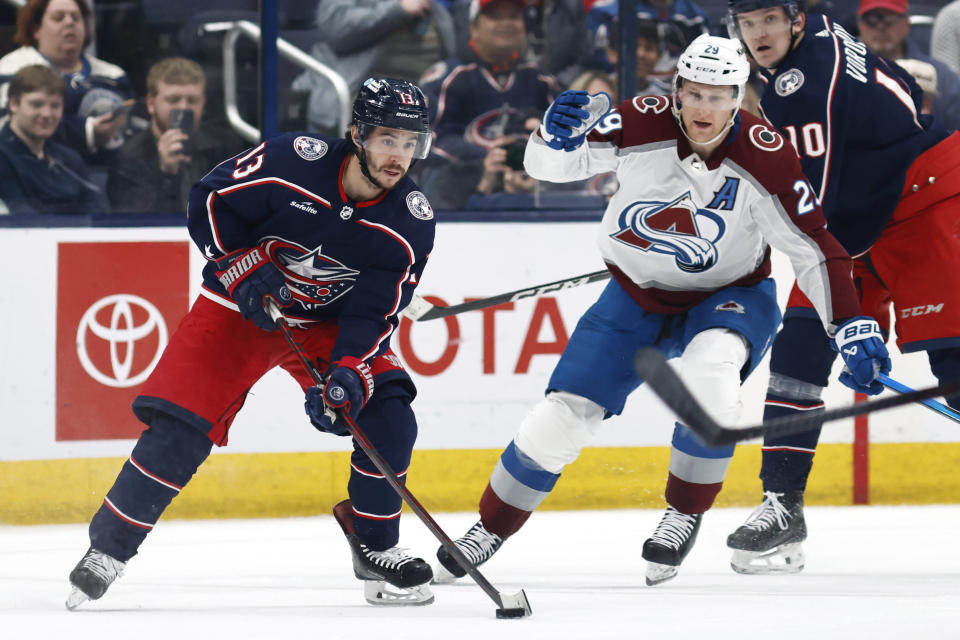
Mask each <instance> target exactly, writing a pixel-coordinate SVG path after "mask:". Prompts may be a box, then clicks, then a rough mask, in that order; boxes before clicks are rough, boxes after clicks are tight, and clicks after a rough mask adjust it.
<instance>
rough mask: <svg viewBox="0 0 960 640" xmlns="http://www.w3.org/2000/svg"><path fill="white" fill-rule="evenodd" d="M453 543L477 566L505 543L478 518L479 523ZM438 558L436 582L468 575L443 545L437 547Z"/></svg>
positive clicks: (449, 580)
mask: <svg viewBox="0 0 960 640" xmlns="http://www.w3.org/2000/svg"><path fill="white" fill-rule="evenodd" d="M453 543H454V544H455V545H456V546H457V549H459V550H460V553H462V554H463V555H464V557H466V559H467V560H469V561H470V563H471V564H472V565H473V566H475V567H477V566H479V565H481V564H483V563H484V562H486V561H487V560H489V559H490V558H492V557H493V554H495V553H496V552H497V549H499V548H500V545H502V544H503V538H501V537H500V536H498V535H497V534H495V533H490V532H489V531H487V530H486V528H485V527H484V526H483V522H482V521H480V520H478V521H477V524H475V525H473V526H472V527H470V530H469V531H467V532H466V533H465V534H463V535H462V536H461V537H460V538H457V539H456V540H454V541H453ZM437 560H439V561H440V564H438V565H437V570H436V572H434V576H433V582H434V584H445V583H448V582H453V581H454V580H456V579H457V578H462V577H463V576H465V575H467V572H466V571H464V569H463V567H461V566H460V565H459V564H457V561H456V560H454V559H453V556H451V555H450V554H449V553H447V550H446V549H444V548H443V547H440V548H439V549H437Z"/></svg>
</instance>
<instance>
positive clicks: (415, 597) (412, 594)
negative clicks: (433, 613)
mask: <svg viewBox="0 0 960 640" xmlns="http://www.w3.org/2000/svg"><path fill="white" fill-rule="evenodd" d="M363 597H364V599H366V601H367V602H369V603H370V604H375V605H377V606H388V607H391V606H392V607H419V606H424V605H428V604H431V603H432V602H433V600H434V597H433V592H432V591H431V590H430V586H429V585H426V584H420V585H417V586H415V587H407V588H401V587H394V586H393V585H391V584H389V583H388V582H386V581H384V580H364V581H363Z"/></svg>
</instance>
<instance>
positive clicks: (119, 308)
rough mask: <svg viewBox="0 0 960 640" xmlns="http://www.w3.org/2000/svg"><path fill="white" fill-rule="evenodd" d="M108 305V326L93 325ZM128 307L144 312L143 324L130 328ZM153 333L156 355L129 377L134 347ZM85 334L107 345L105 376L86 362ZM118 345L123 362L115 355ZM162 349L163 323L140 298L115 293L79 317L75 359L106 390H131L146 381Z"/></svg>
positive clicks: (157, 310) (164, 326)
mask: <svg viewBox="0 0 960 640" xmlns="http://www.w3.org/2000/svg"><path fill="white" fill-rule="evenodd" d="M111 305H112V306H113V310H112V312H111V313H110V326H104V325H102V324H100V323H99V322H98V321H97V313H99V312H100V310H101V309H104V308H106V307H110V306H111ZM132 307H140V308H141V309H144V310H145V311H146V312H147V320H146V321H145V322H144V323H143V324H141V325H139V326H134V324H133V309H132ZM154 331H156V332H157V334H158V339H157V352H156V353H155V354H154V355H153V359H152V360H151V361H150V364H149V365H147V366H146V367H145V368H144V369H143V371H138V372H136V373H133V374H132V375H131V373H132V372H131V369H132V368H133V350H134V344H135V343H136V342H137V341H138V340H141V339H142V338H145V337H147V336H149V335H150V334H151V333H153V332H154ZM88 332H89V333H91V334H93V335H95V336H96V337H98V338H100V339H101V340H106V341H107V343H109V345H110V366H111V369H112V371H111V372H110V373H109V374H107V373H104V372H102V371H100V370H99V369H97V367H96V365H94V364H93V361H92V360H91V359H90V356H89V354H88V353H87V333H88ZM120 345H125V346H126V353H125V354H124V358H123V360H120V357H119V353H118V352H119V348H118V347H119V346H120ZM166 346H167V324H166V323H165V322H164V321H163V315H162V314H161V313H160V310H159V309H157V308H156V307H155V306H153V305H152V304H151V303H150V302H148V301H147V300H145V299H144V298H141V297H140V296H135V295H132V294H129V293H118V294H115V295H112V296H106V297H105V298H100V299H99V300H97V301H96V302H95V303H93V305H91V306H90V308H89V309H87V311H86V312H85V313H84V314H83V317H82V318H80V326H78V327H77V356H78V357H79V358H80V364H81V365H83V370H84V371H86V372H87V373H88V374H89V375H90V377H91V378H93V379H94V380H96V381H97V382H100V383H101V384H104V385H106V386H108V387H118V388H124V387H133V386H136V385H138V384H140V383H141V382H143V381H144V380H146V379H147V376H149V375H150V373H151V372H153V368H154V367H156V366H157V362H158V361H159V360H160V356H161V355H162V354H163V350H164V349H165V348H166Z"/></svg>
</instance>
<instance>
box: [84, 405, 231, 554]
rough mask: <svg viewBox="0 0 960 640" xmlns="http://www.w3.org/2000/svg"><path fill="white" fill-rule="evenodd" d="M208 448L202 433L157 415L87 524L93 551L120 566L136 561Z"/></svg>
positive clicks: (210, 443) (205, 457)
mask: <svg viewBox="0 0 960 640" xmlns="http://www.w3.org/2000/svg"><path fill="white" fill-rule="evenodd" d="M212 447H213V443H212V442H211V441H210V439H209V438H208V437H207V436H206V434H203V433H201V432H199V431H197V430H196V429H194V428H193V427H191V426H188V425H186V424H184V423H182V422H179V421H178V420H176V419H174V418H171V417H169V416H167V415H165V414H162V413H159V412H158V413H156V414H155V415H154V418H153V423H152V424H151V425H150V427H149V428H148V429H147V430H146V431H144V432H143V433H142V434H141V435H140V439H139V440H138V441H137V444H136V446H135V447H134V448H133V452H132V453H131V454H130V458H129V459H128V460H127V461H126V462H125V463H124V464H123V468H122V469H121V470H120V474H119V475H118V476H117V479H116V481H115V482H114V483H113V487H111V489H110V491H109V492H108V493H107V496H106V498H104V501H103V504H102V505H101V506H100V509H99V510H98V511H97V513H96V514H95V515H94V516H93V520H91V521H90V544H91V546H92V547H93V548H94V549H97V550H99V551H102V552H104V553H107V554H109V555H111V556H113V557H114V558H116V559H117V560H120V561H121V562H127V561H128V560H129V559H130V558H132V557H133V556H135V555H136V554H137V549H138V548H139V547H140V544H141V543H142V542H143V540H144V539H145V538H146V537H147V534H148V533H150V530H151V529H153V526H154V525H155V524H156V522H157V520H158V519H159V518H160V514H162V513H163V510H164V509H166V508H167V505H169V504H170V501H171V500H173V498H174V497H175V496H176V495H177V494H178V493H180V490H181V489H182V488H183V487H184V485H186V484H187V482H189V481H190V478H192V477H193V474H194V473H195V472H196V470H197V468H198V467H199V466H200V464H201V463H202V462H203V461H204V460H206V459H207V456H208V455H209V454H210V449H211V448H212Z"/></svg>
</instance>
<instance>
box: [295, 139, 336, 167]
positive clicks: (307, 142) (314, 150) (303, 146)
mask: <svg viewBox="0 0 960 640" xmlns="http://www.w3.org/2000/svg"><path fill="white" fill-rule="evenodd" d="M293 149H294V150H295V151H296V152H297V155H298V156H300V157H301V158H303V159H304V160H309V161H310V162H313V161H314V160H319V159H320V158H322V157H323V156H324V155H325V154H326V153H327V149H328V146H327V143H326V142H324V141H323V140H319V139H317V138H311V137H310V136H297V139H296V140H294V141H293Z"/></svg>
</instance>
